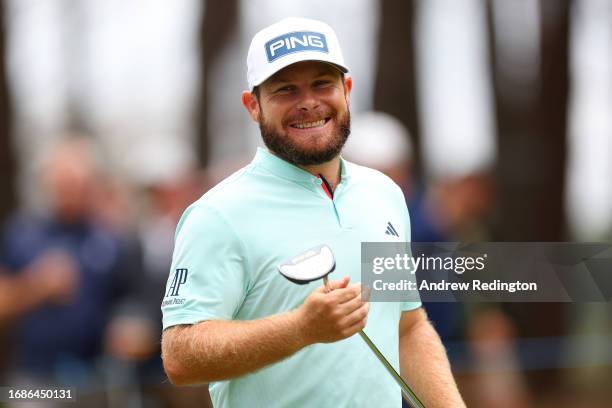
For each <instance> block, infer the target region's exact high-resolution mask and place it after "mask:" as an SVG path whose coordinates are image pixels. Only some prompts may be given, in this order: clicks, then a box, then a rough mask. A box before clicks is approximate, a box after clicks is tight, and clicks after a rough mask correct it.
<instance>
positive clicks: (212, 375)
mask: <svg viewBox="0 0 612 408" xmlns="http://www.w3.org/2000/svg"><path fill="white" fill-rule="evenodd" d="M329 286H330V287H331V289H335V290H333V291H331V292H326V291H325V288H323V287H321V288H318V289H316V290H315V291H313V293H311V294H310V295H309V296H308V298H306V300H305V302H304V304H302V305H301V306H300V307H299V308H298V309H296V310H293V311H291V312H287V313H283V314H278V315H274V316H271V317H267V318H264V319H258V320H251V321H224V320H209V321H204V322H201V323H198V324H194V325H181V326H174V327H171V328H169V329H166V330H165V331H164V333H163V336H162V358H163V360H164V368H165V370H166V374H168V378H169V379H170V381H171V382H172V383H173V384H175V385H189V384H197V383H206V382H211V381H220V380H225V379H230V378H234V377H238V376H241V375H244V374H247V373H250V372H253V371H255V370H258V369H260V368H262V367H265V366H267V365H269V364H272V363H275V362H277V361H280V360H282V359H284V358H286V357H288V356H290V355H292V354H294V353H295V352H297V351H299V350H300V349H302V348H303V347H306V346H307V345H310V344H314V343H329V342H334V341H338V340H341V339H344V338H347V337H349V336H351V335H353V334H355V333H357V332H358V331H359V330H361V329H363V327H365V324H366V322H367V313H368V310H369V304H368V303H365V302H362V301H361V285H360V284H355V285H350V286H348V278H344V279H342V280H339V281H333V282H330V284H329Z"/></svg>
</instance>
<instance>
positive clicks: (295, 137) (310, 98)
mask: <svg viewBox="0 0 612 408" xmlns="http://www.w3.org/2000/svg"><path fill="white" fill-rule="evenodd" d="M351 86H352V82H351V79H350V78H346V79H345V80H344V79H343V77H342V74H341V73H340V72H339V71H338V70H337V69H335V68H334V67H332V66H331V65H329V64H325V63H321V62H316V61H305V62H299V63H296V64H293V65H290V66H288V67H287V68H285V69H283V70H281V71H279V72H278V73H276V74H275V75H274V76H272V77H271V78H270V79H268V80H266V81H265V82H264V83H263V84H261V85H260V87H259V97H258V98H256V102H257V106H255V112H251V114H252V116H254V118H255V119H256V120H257V121H258V122H259V128H260V130H261V135H262V138H263V140H264V143H265V144H266V146H267V147H268V149H270V150H271V151H272V152H273V153H274V154H276V155H277V156H279V157H280V158H282V159H284V160H286V161H288V162H290V163H294V164H296V165H315V164H321V163H325V162H328V161H330V160H332V159H333V158H334V157H336V156H337V155H338V154H340V151H341V150H342V147H343V146H344V143H345V142H346V140H347V138H348V135H349V133H350V113H349V108H348V104H349V99H348V98H349V94H350V89H351ZM253 106H254V105H253Z"/></svg>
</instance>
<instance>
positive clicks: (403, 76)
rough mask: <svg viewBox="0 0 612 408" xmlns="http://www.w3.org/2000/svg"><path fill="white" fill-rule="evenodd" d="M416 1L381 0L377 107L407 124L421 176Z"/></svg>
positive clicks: (415, 170) (417, 173) (415, 169)
mask: <svg viewBox="0 0 612 408" xmlns="http://www.w3.org/2000/svg"><path fill="white" fill-rule="evenodd" d="M414 3H415V2H414V1H412V0H408V1H403V0H402V1H385V0H380V9H381V21H380V31H379V37H378V60H377V74H376V86H375V89H374V109H375V110H378V111H382V112H386V113H389V114H391V115H393V116H395V117H396V118H398V119H399V120H400V121H401V122H402V123H403V124H404V125H405V126H406V127H407V128H408V131H409V132H410V135H411V136H412V142H413V146H414V153H413V160H412V163H413V165H412V166H413V167H412V173H413V175H414V176H415V177H416V179H417V180H419V179H420V176H422V175H423V168H422V158H421V157H422V154H421V143H420V137H419V136H420V129H419V126H420V124H419V120H418V114H417V96H416V70H415V47H414V18H415V4H414Z"/></svg>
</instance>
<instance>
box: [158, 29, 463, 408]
mask: <svg viewBox="0 0 612 408" xmlns="http://www.w3.org/2000/svg"><path fill="white" fill-rule="evenodd" d="M347 72H348V69H347V68H346V65H345V64H344V60H343V57H342V53H341V50H340V46H339V43H338V40H337V38H336V35H335V33H334V32H333V30H332V29H331V28H330V27H329V26H328V25H326V24H324V23H321V22H318V21H314V20H308V19H298V18H291V19H285V20H282V21H280V22H278V23H276V24H274V25H272V26H269V27H267V28H265V29H263V30H262V31H260V32H259V33H257V34H256V35H255V37H254V38H253V41H252V42H251V46H250V49H249V54H248V57H247V79H248V82H249V89H250V91H245V92H244V93H243V96H242V102H243V104H244V106H245V108H246V109H247V111H248V113H249V115H250V116H251V117H252V118H253V120H255V121H256V122H257V123H259V127H260V130H261V134H262V137H263V140H264V142H265V144H266V146H267V148H268V150H264V149H259V150H258V152H257V155H256V156H255V159H254V160H253V162H252V163H251V164H250V165H248V166H247V167H245V168H243V169H242V170H240V171H238V172H237V173H235V174H234V175H232V176H230V177H229V178H228V179H226V180H225V181H223V182H222V183H220V184H219V185H217V186H216V187H215V188H213V189H212V190H211V191H209V192H208V193H206V194H205V195H204V196H203V197H202V198H201V199H200V200H198V201H197V202H196V203H194V204H193V205H191V206H190V207H189V208H188V209H187V211H186V212H185V214H184V215H183V217H182V219H181V221H180V222H179V225H178V227H177V233H176V241H175V250H174V256H173V262H172V267H171V274H170V277H169V280H168V285H167V288H166V293H165V297H164V300H163V302H162V310H163V312H164V329H165V331H164V334H163V339H162V354H163V358H164V366H165V369H166V372H167V374H168V376H169V378H170V380H171V381H172V382H173V383H174V384H177V385H187V384H197V383H207V382H210V383H212V384H211V386H210V392H211V396H212V399H213V403H214V405H215V406H219V407H242V406H249V407H307V406H312V407H344V406H346V407H371V406H377V407H399V406H400V405H401V395H400V390H399V387H397V385H396V384H395V382H394V381H393V379H391V377H390V376H389V375H388V373H387V372H386V371H385V369H384V368H383V367H382V365H381V364H380V362H379V361H378V360H377V359H376V357H375V356H374V355H373V354H372V353H371V351H370V350H369V349H368V347H367V346H366V345H365V344H364V343H363V342H362V340H361V339H360V338H359V336H353V335H354V334H355V333H357V332H358V331H359V330H361V329H364V328H365V330H366V332H367V333H368V335H369V336H370V337H371V338H372V340H373V341H374V342H375V343H376V344H377V345H378V346H379V348H380V349H381V351H382V352H383V353H384V354H385V355H386V357H387V358H388V359H389V360H390V361H391V362H392V364H394V365H395V366H396V367H397V366H399V367H400V368H401V373H402V375H403V376H404V377H405V378H406V381H407V382H408V383H409V384H410V385H411V386H412V387H413V388H414V389H415V391H416V392H417V394H418V395H419V396H420V398H421V399H422V400H423V402H424V403H425V404H426V405H427V406H428V407H461V406H464V405H463V402H462V401H461V397H460V396H459V393H458V391H457V387H456V385H455V383H454V380H453V377H452V375H451V373H450V368H449V364H448V360H447V358H446V355H445V352H444V349H443V347H442V346H441V343H440V340H439V338H438V336H437V335H436V333H435V331H434V330H433V329H432V327H431V325H430V324H429V323H428V321H427V319H426V316H425V314H424V313H423V312H422V311H421V309H420V303H418V302H417V303H408V302H407V303H402V304H397V303H373V304H371V305H370V304H369V303H367V302H364V301H362V299H361V293H360V292H361V287H360V285H359V284H358V283H353V284H350V285H349V281H350V280H352V281H358V280H359V271H360V245H361V242H362V241H385V240H391V239H393V240H396V241H402V240H403V241H408V240H409V238H410V224H409V218H408V213H407V210H406V205H405V201H404V198H403V195H402V193H401V190H400V189H399V188H398V187H397V186H396V185H395V184H394V183H392V182H391V181H390V180H389V179H388V178H387V177H386V176H383V175H382V174H381V173H379V172H376V171H374V170H371V169H367V168H365V167H360V166H357V165H354V164H351V163H348V162H346V161H344V160H342V159H341V158H340V156H339V154H340V151H341V149H342V146H343V145H344V143H345V141H346V139H347V137H348V134H349V131H350V130H349V129H350V116H349V109H348V107H349V96H350V91H351V88H352V79H351V78H350V76H345V74H346V73H347ZM388 223H391V224H393V225H394V228H395V230H396V231H397V232H398V234H397V235H398V236H397V237H391V236H389V235H386V234H385V231H386V227H387V224H388ZM320 244H327V245H329V246H330V247H331V249H332V250H333V252H334V254H335V256H336V264H337V266H336V270H335V271H334V272H333V273H332V274H331V275H330V278H331V279H332V281H331V282H330V288H331V290H330V291H326V290H324V289H323V288H322V287H320V284H317V283H311V284H309V285H304V286H300V285H295V284H293V283H291V282H289V281H287V280H286V279H284V278H283V277H282V276H281V275H280V274H279V273H278V272H277V269H276V267H277V265H278V264H280V263H281V262H282V261H283V260H285V259H287V258H289V257H292V256H294V255H296V254H298V253H300V252H303V251H304V250H306V249H308V248H311V247H314V246H316V245H320ZM366 324H367V325H366Z"/></svg>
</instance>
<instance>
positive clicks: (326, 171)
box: [299, 156, 340, 190]
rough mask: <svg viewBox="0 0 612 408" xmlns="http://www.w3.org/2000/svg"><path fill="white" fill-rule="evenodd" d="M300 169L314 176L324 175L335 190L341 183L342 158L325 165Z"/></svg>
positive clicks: (334, 159) (336, 158) (338, 157)
mask: <svg viewBox="0 0 612 408" xmlns="http://www.w3.org/2000/svg"><path fill="white" fill-rule="evenodd" d="M299 167H300V168H302V169H303V170H306V171H307V172H309V173H310V174H312V175H315V176H319V175H322V176H323V177H324V178H325V180H327V182H328V183H329V184H330V186H331V188H332V190H335V189H336V186H337V185H338V183H339V182H340V156H336V157H334V158H333V159H332V160H330V161H328V162H325V163H321V164H315V165H312V166H299Z"/></svg>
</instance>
